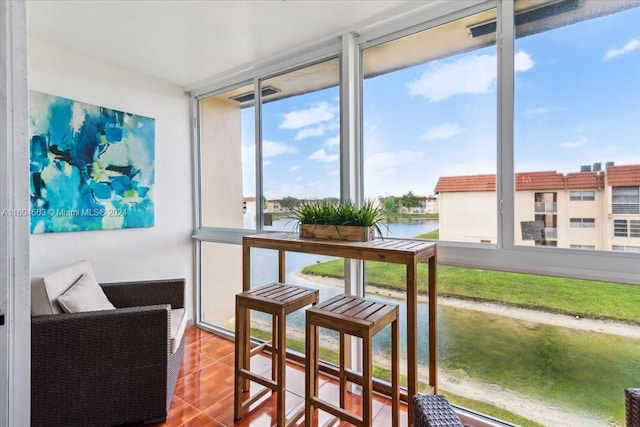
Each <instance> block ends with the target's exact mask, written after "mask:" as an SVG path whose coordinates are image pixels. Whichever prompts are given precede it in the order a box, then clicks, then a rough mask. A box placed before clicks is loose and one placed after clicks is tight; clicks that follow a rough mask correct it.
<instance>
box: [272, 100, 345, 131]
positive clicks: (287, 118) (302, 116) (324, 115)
mask: <svg viewBox="0 0 640 427" xmlns="http://www.w3.org/2000/svg"><path fill="white" fill-rule="evenodd" d="M337 114H338V107H337V106H335V105H329V104H328V103H327V102H320V103H318V104H315V105H313V106H312V107H310V108H307V109H305V110H297V111H291V112H290V113H286V114H285V115H284V120H283V121H282V123H280V128H281V129H300V128H303V127H306V126H313V125H317V124H319V123H322V122H327V121H329V120H333V119H334V118H335V117H336V116H337Z"/></svg>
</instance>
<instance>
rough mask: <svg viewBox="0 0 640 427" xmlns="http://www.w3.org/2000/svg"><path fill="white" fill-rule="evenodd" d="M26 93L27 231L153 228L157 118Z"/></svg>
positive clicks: (51, 231) (52, 96)
mask: <svg viewBox="0 0 640 427" xmlns="http://www.w3.org/2000/svg"><path fill="white" fill-rule="evenodd" d="M29 95H30V106H29V116H30V117H29V118H30V132H29V139H30V149H31V168H30V180H31V182H30V184H31V209H30V217H31V232H32V233H53V232H65V231H90V230H113V229H121V228H138V227H152V226H153V224H154V204H153V184H154V155H155V120H154V119H152V118H149V117H144V116H140V115H137V114H131V113H125V112H122V111H117V110H112V109H109V108H105V107H99V106H96V105H91V104H86V103H83V102H78V101H74V100H71V99H67V98H61V97H59V96H54V95H49V94H46V93H42V92H36V91H30V94H29Z"/></svg>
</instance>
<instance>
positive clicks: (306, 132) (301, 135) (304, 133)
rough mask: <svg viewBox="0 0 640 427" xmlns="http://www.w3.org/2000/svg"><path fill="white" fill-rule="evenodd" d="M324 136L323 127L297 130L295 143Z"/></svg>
mask: <svg viewBox="0 0 640 427" xmlns="http://www.w3.org/2000/svg"><path fill="white" fill-rule="evenodd" d="M322 135H324V126H317V127H314V128H304V129H302V130H299V131H298V133H297V134H296V141H300V140H301V139H305V138H309V137H312V136H322Z"/></svg>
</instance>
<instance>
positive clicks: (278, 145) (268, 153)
mask: <svg viewBox="0 0 640 427" xmlns="http://www.w3.org/2000/svg"><path fill="white" fill-rule="evenodd" d="M297 152H298V150H296V149H295V147H292V146H290V145H287V144H284V143H282V142H273V141H262V157H264V158H266V157H275V156H279V155H280V154H285V153H297Z"/></svg>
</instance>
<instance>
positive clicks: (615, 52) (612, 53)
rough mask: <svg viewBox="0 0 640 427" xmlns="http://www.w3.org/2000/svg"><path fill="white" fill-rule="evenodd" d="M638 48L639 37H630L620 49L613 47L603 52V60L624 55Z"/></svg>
mask: <svg viewBox="0 0 640 427" xmlns="http://www.w3.org/2000/svg"><path fill="white" fill-rule="evenodd" d="M638 48H640V39H631V40H629V41H628V42H627V44H625V45H624V46H623V47H622V48H621V49H616V48H613V47H612V48H610V49H608V50H607V53H605V54H604V60H605V61H608V60H609V59H613V58H615V57H618V56H620V55H624V54H625V53H629V52H633V51H634V50H636V49H638Z"/></svg>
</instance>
